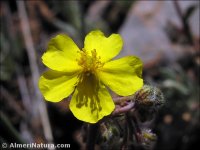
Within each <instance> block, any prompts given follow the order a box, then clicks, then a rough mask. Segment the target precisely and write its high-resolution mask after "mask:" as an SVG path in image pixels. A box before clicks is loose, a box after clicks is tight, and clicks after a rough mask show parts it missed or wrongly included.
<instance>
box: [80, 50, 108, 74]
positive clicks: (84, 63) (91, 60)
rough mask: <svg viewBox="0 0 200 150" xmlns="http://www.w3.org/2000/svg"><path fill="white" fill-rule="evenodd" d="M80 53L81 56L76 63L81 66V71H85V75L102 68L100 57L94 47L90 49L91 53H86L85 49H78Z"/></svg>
mask: <svg viewBox="0 0 200 150" xmlns="http://www.w3.org/2000/svg"><path fill="white" fill-rule="evenodd" d="M79 52H80V54H81V57H80V59H79V60H77V62H78V65H79V66H81V67H82V68H83V72H84V73H86V75H89V74H91V73H93V74H95V72H96V71H97V70H98V69H99V68H102V67H103V65H104V63H102V62H101V61H100V60H101V57H100V56H99V57H98V56H97V52H96V49H93V50H92V51H91V54H88V52H86V50H85V49H83V50H82V51H79Z"/></svg>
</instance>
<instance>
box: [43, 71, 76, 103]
mask: <svg viewBox="0 0 200 150" xmlns="http://www.w3.org/2000/svg"><path fill="white" fill-rule="evenodd" d="M77 81H78V76H77V74H67V73H61V72H57V71H52V70H49V71H47V72H45V73H44V74H43V75H42V76H41V77H40V79H39V88H40V91H41V92H42V94H43V96H44V97H45V99H46V100H47V101H51V102H59V101H61V100H62V99H63V98H66V97H68V96H69V95H70V94H71V93H72V92H73V91H74V88H75V86H76V84H77Z"/></svg>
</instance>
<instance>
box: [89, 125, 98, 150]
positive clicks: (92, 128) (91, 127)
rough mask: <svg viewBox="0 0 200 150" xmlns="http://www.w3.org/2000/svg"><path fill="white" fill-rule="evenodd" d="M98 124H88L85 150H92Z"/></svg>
mask: <svg viewBox="0 0 200 150" xmlns="http://www.w3.org/2000/svg"><path fill="white" fill-rule="evenodd" d="M98 128H99V124H98V123H96V124H90V125H89V126H88V133H87V141H86V150H94V147H95V142H96V138H97V130H98Z"/></svg>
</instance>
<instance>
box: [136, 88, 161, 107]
mask: <svg viewBox="0 0 200 150" xmlns="http://www.w3.org/2000/svg"><path fill="white" fill-rule="evenodd" d="M134 100H135V103H136V104H137V105H139V106H153V107H156V108H157V107H160V106H162V105H163V104H164V96H163V93H162V92H161V91H160V89H158V88H156V87H152V86H149V85H144V86H143V87H142V88H141V89H140V90H139V91H137V92H136V93H135V95H134Z"/></svg>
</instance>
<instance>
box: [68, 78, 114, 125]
mask: <svg viewBox="0 0 200 150" xmlns="http://www.w3.org/2000/svg"><path fill="white" fill-rule="evenodd" d="M69 107H70V109H71V111H72V113H73V114H74V116H75V117H76V118H77V119H79V120H82V121H85V122H89V123H96V122H98V121H99V120H100V119H102V118H103V117H104V116H107V115H109V114H111V112H112V111H113V110H114V107H115V105H114V103H113V101H112V98H111V96H110V94H109V93H108V91H107V89H106V87H105V86H104V85H102V84H101V83H100V82H99V81H97V79H95V77H94V76H93V75H89V76H86V75H85V76H82V81H81V82H79V84H78V85H77V88H76V90H75V92H74V94H73V96H72V99H71V102H70V105H69Z"/></svg>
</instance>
